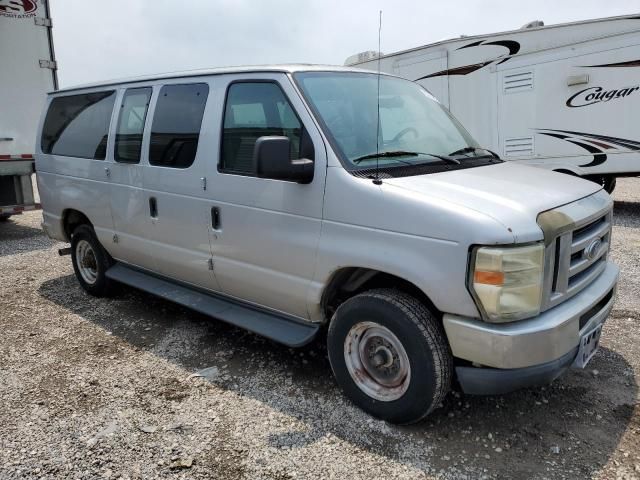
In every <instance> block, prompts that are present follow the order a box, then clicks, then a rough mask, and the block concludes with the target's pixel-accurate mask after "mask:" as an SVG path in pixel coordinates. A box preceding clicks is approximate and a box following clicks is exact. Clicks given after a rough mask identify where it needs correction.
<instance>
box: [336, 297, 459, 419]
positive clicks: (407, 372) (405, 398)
mask: <svg viewBox="0 0 640 480" xmlns="http://www.w3.org/2000/svg"><path fill="white" fill-rule="evenodd" d="M327 347H328V353H329V361H330V363H331V368H332V370H333V373H334V375H335V377H336V380H337V382H338V384H339V385H340V387H341V388H342V390H343V391H344V392H345V394H346V395H347V396H348V397H349V398H350V399H351V400H352V401H353V402H354V403H355V404H356V405H358V406H359V407H360V408H362V409H363V410H365V411H367V412H368V413H370V414H371V415H373V416H375V417H378V418H381V419H383V420H387V421H389V422H392V423H401V424H407V423H414V422H417V421H419V420H421V419H423V418H424V417H425V416H427V415H428V414H429V413H430V412H431V411H432V410H433V409H435V408H436V407H437V406H438V405H439V404H440V402H441V401H442V400H443V399H444V397H445V396H446V394H447V393H448V391H449V388H450V386H451V377H452V373H453V360H452V356H451V352H450V350H449V346H448V343H447V340H446V337H445V334H444V331H443V329H442V325H441V324H440V322H439V321H438V319H437V318H436V317H435V316H434V315H433V314H432V313H431V312H430V311H429V309H428V308H427V307H426V306H425V305H424V304H423V303H421V302H420V301H418V300H417V299H416V298H414V297H412V296H410V295H408V294H406V293H403V292H400V291H396V290H391V289H378V290H371V291H368V292H364V293H361V294H359V295H356V296H355V297H353V298H351V299H349V300H347V301H346V302H344V303H343V304H342V305H340V307H339V308H338V309H337V310H336V313H335V315H334V316H333V319H332V320H331V324H330V326H329V332H328V335H327Z"/></svg>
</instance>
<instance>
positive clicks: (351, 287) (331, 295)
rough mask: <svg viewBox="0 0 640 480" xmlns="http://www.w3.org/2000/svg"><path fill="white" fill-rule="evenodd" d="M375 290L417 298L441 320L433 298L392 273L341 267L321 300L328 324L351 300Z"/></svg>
mask: <svg viewBox="0 0 640 480" xmlns="http://www.w3.org/2000/svg"><path fill="white" fill-rule="evenodd" d="M374 288H395V289H397V290H400V291H403V292H405V293H408V294H409V295H412V296H413V297H415V298H417V299H418V300H420V301H421V302H423V303H424V305H425V306H426V307H427V308H428V309H429V310H430V311H431V312H432V313H433V314H434V315H435V316H437V317H438V318H441V316H442V315H441V312H440V310H439V309H438V308H437V307H436V306H435V304H434V303H433V301H432V300H431V299H430V298H429V296H428V295H427V294H426V293H425V292H424V291H423V290H422V289H421V288H419V287H418V286H417V285H415V284H414V283H412V282H410V281H408V280H405V279H404V278H401V277H399V276H397V275H393V274H391V273H388V272H384V271H380V270H376V269H372V268H365V267H341V268H339V269H338V270H336V271H335V272H333V274H332V275H331V277H330V278H329V281H328V282H327V284H326V286H325V288H324V290H323V292H322V297H321V300H320V308H321V310H322V313H323V316H324V319H325V322H327V323H328V322H329V321H330V320H331V318H332V316H333V313H334V312H335V311H336V309H337V308H338V306H340V304H342V303H343V302H345V301H346V300H348V299H349V298H351V297H353V296H355V295H357V294H359V293H361V292H364V291H366V290H371V289H374Z"/></svg>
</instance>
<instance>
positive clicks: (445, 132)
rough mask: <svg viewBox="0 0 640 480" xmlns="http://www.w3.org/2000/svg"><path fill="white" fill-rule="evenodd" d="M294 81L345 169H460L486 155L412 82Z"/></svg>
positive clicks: (361, 76)
mask: <svg viewBox="0 0 640 480" xmlns="http://www.w3.org/2000/svg"><path fill="white" fill-rule="evenodd" d="M294 77H295V79H296V81H297V83H298V85H299V86H300V87H301V90H302V92H303V94H304V96H305V98H306V99H307V101H308V102H309V103H310V105H311V107H312V109H313V110H314V111H315V112H316V114H317V115H318V116H319V117H320V119H321V120H322V123H324V128H325V130H326V133H327V135H328V137H329V138H330V139H331V140H332V144H333V145H334V148H335V149H336V150H337V153H338V155H339V156H340V157H341V158H342V160H343V164H344V165H345V167H346V168H347V169H350V170H356V169H367V168H372V167H374V166H376V164H378V165H379V167H380V168H384V167H397V166H407V165H417V164H421V165H432V164H440V165H442V163H443V162H446V163H447V165H451V168H464V163H465V162H468V161H469V160H471V159H474V158H475V159H479V158H487V157H488V155H487V154H488V153H490V152H488V151H487V150H484V149H481V148H479V147H478V144H477V143H476V141H475V140H474V139H473V138H472V137H471V135H469V133H468V132H467V131H466V130H465V129H464V127H462V126H461V125H460V123H458V121H457V120H456V119H455V118H454V117H453V116H452V115H451V114H450V113H449V111H448V110H447V109H446V108H444V107H443V106H442V105H441V104H440V103H438V102H437V101H436V100H435V99H434V98H433V97H432V96H431V95H430V94H429V93H428V92H427V91H426V90H424V89H423V88H422V87H421V86H420V85H418V84H416V83H414V82H410V81H408V80H404V79H401V78H396V77H391V76H387V75H381V76H380V77H378V75H376V74H369V73H359V72H301V73H297V74H295V75H294ZM378 81H379V90H378ZM378 91H379V95H378ZM378 112H379V114H378ZM491 156H492V159H493V160H492V161H495V157H494V156H493V154H491ZM444 157H448V158H444ZM468 165H471V162H469V163H468ZM475 165H477V162H476V163H475Z"/></svg>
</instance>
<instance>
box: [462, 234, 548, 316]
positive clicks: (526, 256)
mask: <svg viewBox="0 0 640 480" xmlns="http://www.w3.org/2000/svg"><path fill="white" fill-rule="evenodd" d="M543 265H544V247H543V245H542V244H535V245H527V246H525V247H481V248H478V249H477V250H476V251H475V263H474V265H472V269H471V278H470V284H471V288H472V290H473V292H474V293H475V296H476V299H477V300H478V301H479V302H480V304H481V307H482V310H483V311H484V314H485V317H486V318H485V319H486V320H488V321H490V322H513V321H516V320H521V319H523V318H527V317H532V316H534V315H537V314H538V313H540V303H541V300H542V281H543V279H542V270H543Z"/></svg>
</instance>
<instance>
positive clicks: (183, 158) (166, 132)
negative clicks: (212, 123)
mask: <svg viewBox="0 0 640 480" xmlns="http://www.w3.org/2000/svg"><path fill="white" fill-rule="evenodd" d="M208 95H209V86H208V85H207V84H206V83H192V84H187V85H165V86H164V87H162V89H161V90H160V95H159V96H158V101H157V103H156V109H155V113H154V114H153V124H152V125H151V145H150V146H149V163H150V164H151V165H157V166H161V167H174V168H187V167H189V166H191V164H192V163H193V160H194V159H195V158H196V151H197V150H198V138H199V137H200V126H201V124H202V115H203V114H204V107H205V104H206V103H207V96H208Z"/></svg>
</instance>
